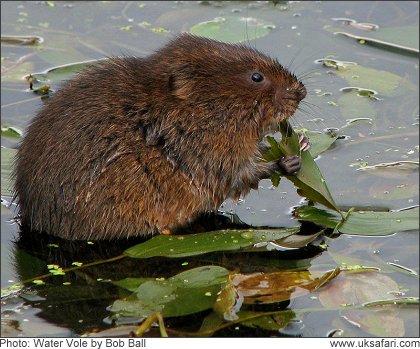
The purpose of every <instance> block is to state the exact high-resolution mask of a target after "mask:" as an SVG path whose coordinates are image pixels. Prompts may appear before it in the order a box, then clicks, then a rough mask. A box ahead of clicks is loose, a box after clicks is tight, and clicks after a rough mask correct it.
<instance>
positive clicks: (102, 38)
mask: <svg viewBox="0 0 420 349" xmlns="http://www.w3.org/2000/svg"><path fill="white" fill-rule="evenodd" d="M1 10H2V11H1V31H2V36H39V37H41V38H42V42H38V43H36V44H34V45H22V44H16V43H13V42H10V41H2V58H1V62H2V80H1V81H2V82H1V96H2V97H1V102H2V121H1V124H2V130H3V127H5V128H6V127H13V128H17V129H19V130H22V131H24V130H25V128H26V127H27V126H28V124H29V122H30V121H31V119H32V118H33V116H34V115H35V113H36V111H37V110H38V109H39V108H40V107H41V106H42V103H43V102H42V99H41V97H40V96H39V95H37V94H35V93H33V92H32V91H31V90H29V85H28V82H27V81H26V80H25V79H24V76H27V75H28V74H30V73H39V72H43V71H45V70H47V69H49V68H51V67H54V66H58V65H64V64H71V63H76V62H81V61H86V60H92V59H100V58H104V57H107V56H115V55H121V54H124V55H137V56H146V55H148V54H150V53H151V52H153V51H154V50H156V49H157V48H159V47H161V46H163V45H164V44H165V43H166V42H167V41H168V40H169V39H170V38H173V37H174V36H175V35H176V34H177V33H180V32H183V31H190V30H197V31H198V30H200V31H201V30H209V31H210V32H212V30H213V31H214V26H216V27H217V25H218V24H217V23H220V18H224V19H225V23H226V24H225V25H226V28H227V29H226V32H225V33H224V34H223V33H220V32H219V33H217V31H216V34H215V35H216V37H217V35H219V37H218V38H220V39H221V40H223V39H224V37H226V36H227V35H229V38H233V39H232V40H236V39H237V38H238V37H239V38H244V37H245V38H246V37H248V39H249V40H248V42H247V41H245V44H246V45H250V46H252V47H256V48H257V49H258V50H260V51H262V52H265V53H267V54H269V55H271V56H272V57H276V58H277V59H278V60H279V61H280V62H281V63H282V64H283V65H284V66H286V67H288V68H289V69H291V70H292V71H294V72H295V73H296V75H297V76H301V77H302V81H303V82H304V83H305V85H306V86H307V89H308V91H309V93H308V96H307V98H306V99H305V101H306V102H305V103H303V104H302V108H301V110H299V111H298V112H297V113H296V116H295V117H294V118H293V120H292V123H293V125H295V126H296V127H297V128H306V129H309V130H310V131H319V132H323V131H325V130H326V129H333V130H335V132H337V134H338V135H339V138H338V140H337V141H336V142H334V144H333V146H332V147H330V148H329V149H328V150H327V151H325V152H323V153H322V154H321V155H320V156H319V158H318V159H317V164H318V166H319V168H320V170H321V171H322V174H323V176H324V178H325V180H326V183H328V186H329V189H330V191H331V193H332V195H333V196H334V198H335V201H336V203H337V205H338V206H339V207H340V208H342V209H343V210H344V208H349V207H357V208H361V209H376V210H380V211H387V210H397V209H403V208H408V207H412V206H415V205H418V199H419V195H418V150H419V148H418V124H419V122H418V121H419V107H418V105H419V97H418V92H419V91H418V86H419V74H418V67H419V60H418V25H419V24H418V15H419V11H418V10H419V5H418V2H408V1H407V2H404V1H383V2H381V1H379V2H370V1H364V2H351V1H346V2H341V1H334V2H332V1H331V2H321V1H316V2H294V1H293V2H276V4H274V3H273V2H265V1H262V2H242V1H241V2H224V1H220V2H218V1H215V2H207V1H197V2H187V1H185V2H183V1H176V2H166V1H157V2H124V1H119V2H113V1H101V2H64V1H63V2H44V1H38V2H20V1H13V2H6V1H4V2H2V4H1ZM217 18H219V20H218V21H217V20H216V21H215V22H214V23H210V24H209V23H207V27H206V26H204V29H203V26H197V25H198V24H199V23H205V22H208V21H214V20H215V19H217ZM243 18H248V21H246V20H243ZM340 18H341V20H339V19H340ZM215 23H216V24H215ZM364 23H368V24H364ZM370 24H375V25H378V26H379V28H377V29H376V30H372V29H375V26H372V25H370ZM191 28H193V29H191ZM337 32H344V33H347V34H351V35H357V36H359V37H364V38H365V37H368V38H376V39H380V40H383V41H385V42H391V43H394V44H398V45H400V46H404V47H403V48H396V47H390V46H389V45H384V44H377V43H376V44H375V43H373V42H370V41H369V40H368V39H361V40H360V39H359V40H356V39H354V38H351V37H348V35H347V36H346V35H345V34H335V33H337ZM254 36H258V37H257V38H255V39H253V37H254ZM394 46H395V45H394ZM416 50H417V53H416ZM324 58H328V59H329V61H327V62H326V64H322V63H320V61H318V60H321V59H324ZM332 60H335V61H332ZM336 61H338V67H337V63H334V62H336ZM341 62H355V63H357V64H358V67H361V68H360V69H358V70H354V71H353V72H350V73H343V71H346V70H345V69H344V70H343V69H341V68H342V66H341V65H342V63H341ZM327 65H330V66H327ZM347 67H348V66H347ZM347 72H348V71H347ZM70 75H71V74H69V72H64V73H63V75H60V74H56V75H54V76H49V77H50V78H51V79H52V81H51V82H49V83H50V85H51V88H52V90H54V89H57V88H59V83H60V82H61V81H62V79H64V78H68V77H69V76H70ZM346 87H357V88H362V89H364V91H365V92H364V93H363V91H362V93H359V94H358V93H357V92H356V91H355V90H354V89H347V90H346V89H344V91H343V90H342V89H343V88H346ZM349 90H351V91H349ZM370 90H374V91H375V92H377V94H374V92H370ZM366 91H367V92H366ZM5 130H6V129H5ZM9 130H10V129H9ZM19 139H20V137H19V136H16V135H13V132H12V135H10V132H3V131H2V136H1V144H2V206H1V252H2V254H1V284H2V289H5V293H6V296H5V297H4V298H3V299H2V335H3V336H74V335H81V334H86V333H89V334H90V335H92V333H94V332H98V331H111V329H114V331H115V332H102V333H103V335H127V334H128V333H129V331H131V330H132V328H131V327H130V326H131V325H133V324H136V323H139V322H140V321H141V320H142V319H141V318H139V317H133V316H131V317H127V316H126V317H124V316H121V315H120V314H118V313H117V314H113V313H111V312H110V306H111V305H112V304H113V303H114V301H115V300H116V299H118V298H123V297H125V296H127V295H128V294H129V293H127V291H126V290H124V289H121V288H119V287H117V286H115V285H114V284H112V282H111V281H116V280H120V279H124V278H127V277H137V278H139V277H152V278H162V277H170V276H173V275H175V274H177V273H179V272H182V271H185V270H187V269H191V268H193V267H200V266H207V265H219V266H223V267H224V268H226V269H228V270H230V271H233V270H235V271H236V272H238V271H240V272H241V273H253V272H279V271H297V270H307V271H309V272H314V273H315V272H316V271H324V272H325V271H328V270H332V269H334V268H335V267H337V266H341V267H343V266H344V265H347V266H365V267H370V268H376V269H375V270H376V271H375V272H370V274H369V277H368V278H367V279H365V275H366V273H362V274H360V275H363V277H360V275H359V276H357V275H358V274H354V275H353V276H350V275H348V276H347V277H344V276H343V275H339V276H338V277H337V279H336V280H333V281H332V283H331V285H330V286H331V287H329V288H328V285H327V286H325V287H324V288H320V289H319V290H315V291H314V292H313V293H309V294H304V295H302V296H300V297H296V298H293V299H292V300H290V301H286V302H285V301H283V302H274V303H271V304H263V305H258V304H254V305H248V308H247V309H248V311H254V312H271V313H269V315H267V316H271V318H270V319H271V320H270V321H272V323H271V324H270V325H267V322H260V323H258V322H254V323H253V324H250V323H249V322H248V323H240V322H239V323H237V324H235V325H234V326H228V325H227V326H224V327H223V326H222V327H221V328H220V329H218V330H217V331H213V332H211V334H213V335H215V336H273V335H278V336H315V337H318V336H319V337H325V336H328V335H334V336H391V337H399V336H411V337H417V336H418V335H419V319H418V302H417V303H416V302H415V301H414V302H413V303H414V304H408V303H409V302H408V301H407V302H405V303H404V302H403V303H404V304H402V305H400V306H388V307H383V308H380V309H378V308H374V309H373V310H372V309H363V310H360V309H359V308H358V309H353V308H351V309H350V308H348V309H347V308H346V307H343V305H344V304H347V305H349V304H350V305H354V297H357V296H360V294H355V292H354V289H355V288H356V289H357V288H358V287H359V288H360V289H361V290H363V291H361V294H363V296H362V298H363V297H365V298H363V300H364V302H367V301H373V300H383V299H388V298H389V295H393V296H399V297H402V296H404V297H418V293H419V287H418V269H419V263H418V255H419V235H418V230H410V231H403V232H398V231H396V232H395V234H391V235H387V236H376V237H373V236H354V235H344V234H343V235H338V236H337V235H331V234H330V235H326V236H324V237H322V238H320V239H318V240H317V241H316V243H315V244H313V245H310V246H307V247H305V248H302V249H299V250H293V251H284V252H278V251H276V252H272V253H269V252H266V253H262V254H255V253H243V254H235V253H231V254H228V253H212V254H204V255H201V256H196V257H186V258H180V259H179V258H178V259H177V258H175V259H170V258H149V259H145V260H142V259H139V260H137V259H127V258H126V259H123V260H118V261H115V262H110V263H105V264H102V265H97V266H92V267H88V268H84V269H80V270H75V271H74V272H72V271H68V272H67V273H66V274H65V275H56V276H52V277H49V278H46V279H43V280H44V281H45V284H44V285H35V284H33V283H28V284H27V286H25V287H24V288H23V289H16V290H15V291H13V290H12V289H10V286H11V285H14V284H18V283H19V282H21V281H24V280H28V279H31V278H36V277H37V276H41V275H43V274H48V270H49V269H51V268H52V269H53V268H54V267H51V266H50V268H48V267H47V265H59V266H60V267H63V268H68V267H71V266H72V262H75V261H79V262H85V263H86V262H92V261H98V260H101V259H105V258H111V257H113V256H118V255H119V254H121V253H122V251H124V249H125V248H127V247H129V246H132V245H133V244H135V243H136V242H135V241H124V242H122V243H121V244H116V243H115V244H114V243H112V244H106V243H105V244H99V243H98V244H95V247H94V248H90V245H88V244H87V243H86V242H74V243H71V242H65V241H60V242H59V243H57V242H56V241H55V240H51V239H50V238H49V237H46V236H43V235H39V236H38V235H35V236H25V237H23V238H22V237H21V238H20V237H19V228H18V226H17V224H16V223H15V222H14V221H13V217H14V216H15V213H16V212H15V209H16V207H15V206H14V205H13V204H12V205H10V202H11V198H10V191H8V190H7V188H6V186H7V184H8V183H7V180H6V179H4V178H6V177H7V175H8V172H10V153H13V150H14V149H16V148H17V146H18V142H19ZM389 163H394V165H393V166H383V167H381V168H376V169H372V170H360V169H363V168H364V167H366V166H374V165H378V164H389ZM301 204H303V202H302V198H301V197H300V196H298V195H297V193H296V190H295V187H294V186H293V184H291V183H290V182H288V181H287V180H282V181H281V182H280V186H279V187H278V188H274V187H273V186H272V184H271V182H270V180H263V181H261V182H260V185H259V189H258V190H255V191H252V192H251V193H250V194H249V195H248V196H246V197H245V198H242V199H241V200H240V201H239V202H232V201H227V202H225V203H224V204H223V205H222V207H221V211H224V212H225V213H227V214H234V215H236V216H237V217H239V219H240V220H241V221H242V222H245V223H246V224H249V225H252V226H265V227H267V226H269V227H293V226H298V225H299V222H298V221H296V220H295V219H293V217H292V214H291V210H292V207H294V206H297V205H301ZM56 243H57V244H59V246H60V247H59V248H56V247H55V244H56ZM109 245H112V246H109ZM355 275H356V276H355ZM334 282H335V284H334ZM352 290H353V291H352ZM369 290H370V291H369ZM349 294H350V295H349ZM346 297H348V298H346ZM283 309H289V310H290V312H288V313H287V314H288V315H287V317H286V318H287V321H286V320H284V318H281V319H279V316H280V315H279V314H283V315H284V312H283V313H281V311H282V310H283ZM273 312H274V313H275V312H278V314H277V313H276V314H277V315H273V314H272V313H273ZM267 314H268V313H267ZM270 314H271V315H270ZM320 315H321V316H320ZM211 316H212V313H211V310H204V311H200V312H193V313H192V314H190V315H185V316H178V317H168V318H167V319H165V322H166V324H167V327H168V334H169V335H173V336H176V335H186V334H187V335H188V334H190V335H193V333H194V332H197V331H198V329H199V328H200V325H201V323H202V322H203V319H211ZM276 316H277V318H276ZM264 319H267V317H265V318H264ZM273 321H274V323H275V324H273ZM282 321H283V322H282ZM208 323H210V320H208ZM378 323H379V325H378ZM123 325H127V327H119V326H123ZM208 326H210V325H208ZM215 326H216V325H215ZM216 327H217V326H216ZM203 328H204V327H203ZM207 328H211V326H210V327H207ZM147 335H152V336H153V335H159V332H158V330H157V328H155V327H154V328H152V329H151V330H150V332H148V333H147Z"/></svg>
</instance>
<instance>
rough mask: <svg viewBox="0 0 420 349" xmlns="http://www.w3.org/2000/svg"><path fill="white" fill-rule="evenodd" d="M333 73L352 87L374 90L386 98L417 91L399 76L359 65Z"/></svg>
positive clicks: (348, 66) (346, 67)
mask: <svg viewBox="0 0 420 349" xmlns="http://www.w3.org/2000/svg"><path fill="white" fill-rule="evenodd" d="M333 72H334V74H336V75H338V76H340V77H341V78H343V79H345V80H346V81H347V82H348V83H349V84H351V85H357V86H359V87H360V88H363V89H366V90H374V91H376V92H378V93H380V94H383V95H385V96H401V95H404V94H405V93H406V91H407V90H410V91H415V90H416V87H415V86H414V85H413V84H412V83H411V82H409V81H408V80H407V79H404V78H402V77H401V76H399V75H396V74H393V73H390V72H388V71H385V70H377V69H374V68H369V67H364V66H362V65H359V64H356V65H354V64H351V65H347V66H345V67H344V68H341V69H337V70H334V71H333Z"/></svg>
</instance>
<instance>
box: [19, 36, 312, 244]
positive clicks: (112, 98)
mask: <svg viewBox="0 0 420 349" xmlns="http://www.w3.org/2000/svg"><path fill="white" fill-rule="evenodd" d="M305 95H306V89H305V87H304V86H303V84H302V83H301V82H300V81H298V80H297V78H296V77H295V76H294V75H293V74H291V73H290V72H289V71H288V70H287V69H285V68H284V67H283V66H281V65H280V64H279V63H278V62H277V61H276V60H273V59H271V58H269V57H267V56H265V55H264V54H262V53H260V52H258V51H257V50H255V49H252V48H249V47H246V46H242V45H232V44H226V43H221V42H218V41H214V40H210V39H205V38H200V37H195V36H192V35H189V34H182V35H180V36H178V37H177V38H175V39H174V40H172V41H171V42H170V43H169V44H168V45H167V46H165V47H163V48H162V49H160V50H158V51H157V52H155V53H154V54H152V55H151V56H149V57H147V58H133V57H125V58H114V59H110V60H107V61H105V62H102V63H99V64H96V65H95V66H92V67H90V68H88V69H87V70H85V71H83V72H82V73H80V74H78V75H77V76H76V77H75V78H74V79H72V80H70V81H68V82H67V83H65V84H64V85H63V87H62V88H61V89H60V90H59V91H58V92H56V93H55V94H54V95H53V96H52V97H50V99H49V101H48V102H47V103H46V105H45V106H44V107H43V108H42V110H41V111H40V112H39V113H38V115H37V116H36V117H35V118H34V119H33V121H32V123H31V124H30V126H29V128H28V130H27V134H26V136H25V138H24V139H23V141H22V143H21V145H20V148H19V151H18V155H17V161H16V180H15V192H16V198H17V202H18V204H19V209H20V216H21V224H22V225H23V226H24V227H26V228H29V229H30V230H34V231H44V232H47V233H49V234H53V235H58V236H60V237H63V238H67V239H110V238H123V237H129V236H135V235H142V236H146V235H150V234H157V233H162V232H165V231H166V230H173V229H176V228H178V227H181V226H183V225H185V224H187V223H189V222H190V221H191V220H193V219H194V218H195V217H196V216H197V215H198V214H200V213H203V212H208V211H214V210H216V209H217V208H218V207H219V206H220V204H221V203H222V202H223V201H224V200H225V199H226V198H229V197H230V198H238V197H239V196H240V195H244V194H246V193H247V192H248V191H249V190H250V189H251V188H255V187H256V185H257V183H258V181H259V180H260V179H261V178H268V177H270V175H271V174H272V173H273V171H275V170H279V169H280V170H281V171H283V172H285V173H288V174H290V173H295V172H296V171H298V170H299V168H300V160H299V158H297V157H290V158H285V159H282V160H280V161H278V162H270V163H267V162H265V161H263V160H262V154H263V153H264V152H265V150H266V147H265V146H264V144H263V143H262V140H263V138H264V136H265V135H266V134H267V133H269V132H270V131H274V130H275V129H276V126H277V124H278V122H279V121H281V120H284V119H287V118H289V117H290V116H291V115H293V113H294V112H295V110H296V108H297V106H298V104H299V102H300V101H301V100H302V99H303V98H304V97H305Z"/></svg>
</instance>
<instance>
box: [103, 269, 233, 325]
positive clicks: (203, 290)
mask: <svg viewBox="0 0 420 349" xmlns="http://www.w3.org/2000/svg"><path fill="white" fill-rule="evenodd" d="M228 274H229V271H228V270H227V269H225V268H222V267H218V266H204V267H199V268H194V269H191V270H187V271H184V272H182V273H179V274H177V275H175V276H172V277H170V278H168V279H166V280H156V279H155V280H145V279H140V280H139V281H138V284H139V286H138V287H137V288H136V290H135V291H134V293H133V294H132V295H130V296H129V297H127V298H125V299H120V300H116V301H115V302H114V304H113V305H112V307H111V311H112V312H115V313H119V314H122V315H128V316H137V317H146V316H148V315H150V314H152V313H154V312H160V313H161V314H162V315H163V316H166V317H171V316H183V315H188V314H194V313H197V312H200V311H203V310H206V309H209V308H211V307H212V306H213V304H214V302H215V300H216V297H217V293H218V292H219V291H220V290H221V288H222V286H223V285H224V283H225V282H226V279H227V276H228ZM124 283H126V281H125V280H120V281H118V282H116V284H117V285H121V284H124ZM128 283H129V284H133V280H130V281H128Z"/></svg>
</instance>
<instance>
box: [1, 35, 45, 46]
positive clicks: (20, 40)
mask: <svg viewBox="0 0 420 349" xmlns="http://www.w3.org/2000/svg"><path fill="white" fill-rule="evenodd" d="M43 41H44V39H43V38H42V37H40V36H20V35H8V36H2V37H1V42H2V43H7V44H14V45H36V44H40V43H42V42H43Z"/></svg>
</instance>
